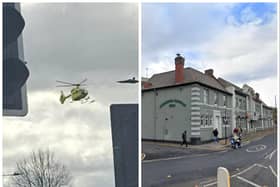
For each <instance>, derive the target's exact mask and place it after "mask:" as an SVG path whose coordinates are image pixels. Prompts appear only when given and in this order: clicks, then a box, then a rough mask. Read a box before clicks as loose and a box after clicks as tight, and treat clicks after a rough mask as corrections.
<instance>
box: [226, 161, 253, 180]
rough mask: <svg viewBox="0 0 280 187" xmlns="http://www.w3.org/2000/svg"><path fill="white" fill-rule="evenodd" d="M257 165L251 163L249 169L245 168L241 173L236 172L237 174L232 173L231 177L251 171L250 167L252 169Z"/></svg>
mask: <svg viewBox="0 0 280 187" xmlns="http://www.w3.org/2000/svg"><path fill="white" fill-rule="evenodd" d="M255 166H256V164H253V165H251V166H250V167H248V168H247V169H244V170H243V171H241V172H239V173H236V174H234V175H232V176H231V177H236V176H238V175H241V174H243V173H245V172H247V171H249V170H250V169H252V168H253V167H255Z"/></svg>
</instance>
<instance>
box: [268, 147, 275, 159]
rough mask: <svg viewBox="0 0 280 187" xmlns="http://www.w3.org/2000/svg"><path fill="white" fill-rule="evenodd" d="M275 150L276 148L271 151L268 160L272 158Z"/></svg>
mask: <svg viewBox="0 0 280 187" xmlns="http://www.w3.org/2000/svg"><path fill="white" fill-rule="evenodd" d="M275 152H276V149H274V151H273V152H272V153H270V156H269V160H271V159H272V157H273V155H274V153H275Z"/></svg>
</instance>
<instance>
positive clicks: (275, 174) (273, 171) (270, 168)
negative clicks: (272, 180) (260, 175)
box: [269, 165, 277, 178]
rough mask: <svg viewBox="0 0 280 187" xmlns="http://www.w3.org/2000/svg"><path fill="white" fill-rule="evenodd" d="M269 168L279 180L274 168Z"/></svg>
mask: <svg viewBox="0 0 280 187" xmlns="http://www.w3.org/2000/svg"><path fill="white" fill-rule="evenodd" d="M269 168H270V170H271V172H272V173H273V175H274V176H275V177H276V178H277V174H276V172H275V171H274V169H273V168H272V166H271V165H269Z"/></svg>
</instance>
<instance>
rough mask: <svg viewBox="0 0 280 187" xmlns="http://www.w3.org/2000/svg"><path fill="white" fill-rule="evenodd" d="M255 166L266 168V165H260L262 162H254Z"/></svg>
mask: <svg viewBox="0 0 280 187" xmlns="http://www.w3.org/2000/svg"><path fill="white" fill-rule="evenodd" d="M255 166H258V167H260V168H265V169H267V167H266V166H264V165H262V164H255Z"/></svg>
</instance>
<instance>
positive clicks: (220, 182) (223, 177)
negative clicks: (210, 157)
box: [217, 167, 230, 187]
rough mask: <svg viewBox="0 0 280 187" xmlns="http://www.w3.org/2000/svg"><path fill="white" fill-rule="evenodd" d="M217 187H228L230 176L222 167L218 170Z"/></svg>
mask: <svg viewBox="0 0 280 187" xmlns="http://www.w3.org/2000/svg"><path fill="white" fill-rule="evenodd" d="M217 187H230V175H229V172H228V170H227V169H226V168H224V167H219V168H218V172H217Z"/></svg>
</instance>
